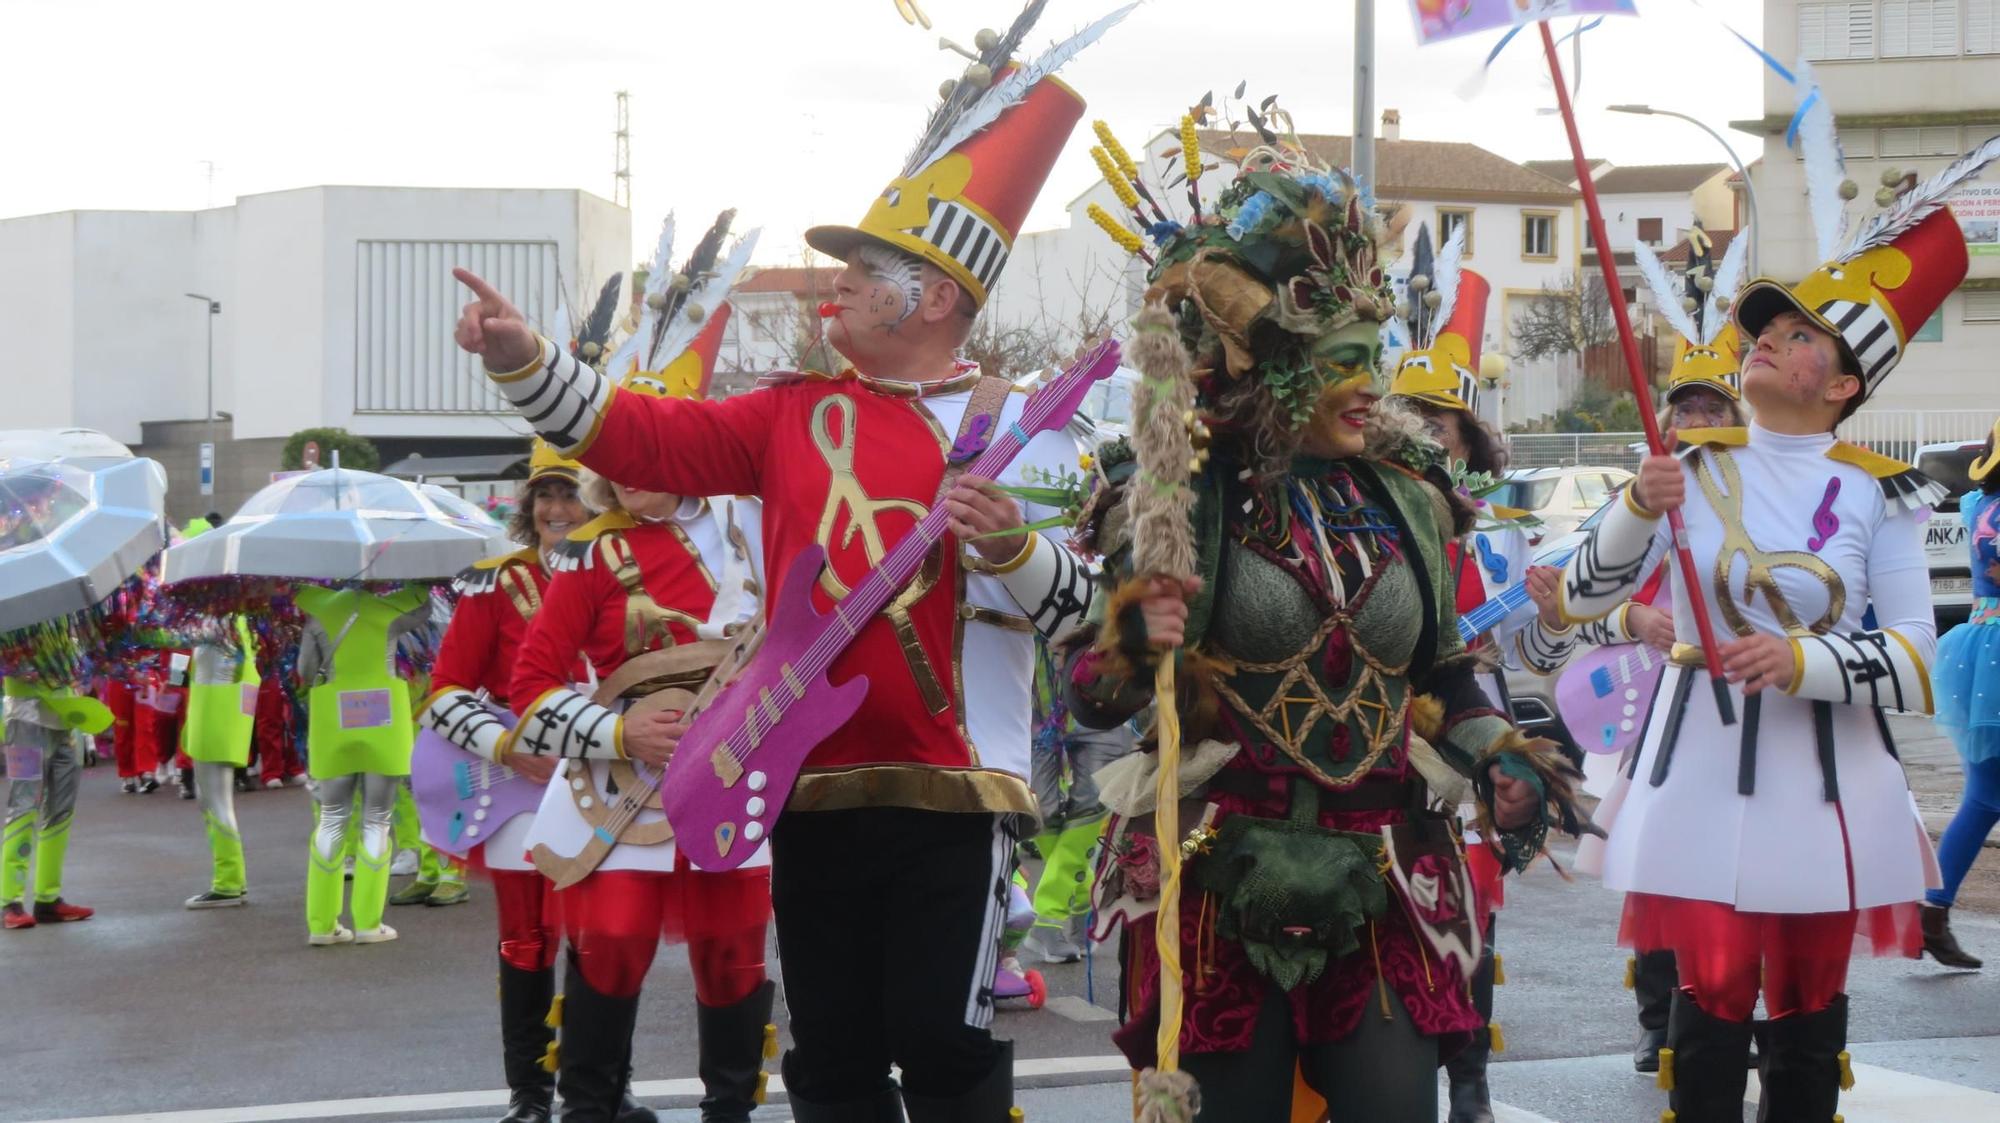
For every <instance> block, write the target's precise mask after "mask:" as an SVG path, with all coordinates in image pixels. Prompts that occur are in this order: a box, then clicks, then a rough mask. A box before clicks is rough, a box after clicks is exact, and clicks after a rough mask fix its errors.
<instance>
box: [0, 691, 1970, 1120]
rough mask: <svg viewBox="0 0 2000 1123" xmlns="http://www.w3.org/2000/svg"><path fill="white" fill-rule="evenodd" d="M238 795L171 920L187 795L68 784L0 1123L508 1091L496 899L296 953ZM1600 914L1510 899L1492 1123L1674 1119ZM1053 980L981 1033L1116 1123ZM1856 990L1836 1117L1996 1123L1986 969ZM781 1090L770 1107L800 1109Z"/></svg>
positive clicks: (1095, 1021)
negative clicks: (1644, 1050)
mask: <svg viewBox="0 0 2000 1123" xmlns="http://www.w3.org/2000/svg"><path fill="white" fill-rule="evenodd" d="M1905 733H1906V736H1904V738H1903V742H1904V756H1905V762H1906V764H1907V765H1908V767H1909V771H1910V774H1911V778H1912V781H1913V785H1914V786H1915V787H1916V789H1917V792H1918V797H1919V802H1920V803H1922V804H1925V805H1926V806H1927V807H1928V806H1929V805H1931V804H1933V803H1936V802H1938V801H1940V800H1947V799H1948V797H1949V794H1950V791H1951V789H1953V788H1954V787H1955V784H1956V779H1955V767H1956V766H1955V761H1954V760H1953V759H1951V757H1950V753H1949V749H1943V750H1942V751H1940V748H1939V746H1940V745H1941V744H1942V743H1941V742H1936V741H1934V740H1929V739H1927V738H1926V736H1925V734H1926V733H1927V730H1926V729H1924V728H1923V727H1921V726H1916V725H1912V726H1909V727H1907V728H1906V730H1905ZM238 808H239V814H240V817H241V819H242V821H243V826H244V833H245V839H246V845H247V848H248V855H249V866H250V881H251V893H252V901H253V903H252V904H251V905H250V906H249V907H247V908H243V909H235V910H222V911H213V912H187V911H185V910H183V909H182V908H181V901H182V899H183V898H184V897H186V896H187V895H189V894H191V893H193V892H196V891H197V890H199V889H201V888H204V887H205V879H206V876H207V873H206V870H207V855H206V849H205V844H204V841H203V835H202V830H201V823H200V818H199V814H198V813H197V812H196V810H195V806H194V804H192V803H187V802H183V801H181V800H179V799H177V798H175V797H174V795H173V794H172V792H171V790H168V789H163V790H162V791H160V792H159V793H156V794H154V795H151V796H125V795H120V794H119V793H118V791H117V781H116V779H115V778H114V777H113V776H112V775H111V770H110V768H109V767H108V766H100V767H97V768H95V769H92V770H90V771H88V772H87V773H86V774H85V784H84V790H83V796H82V801H81V806H80V807H79V810H78V822H77V826H76V829H75V834H74V839H73V842H72V844H71V848H70V868H69V873H68V877H67V878H66V893H67V895H68V897H69V899H71V900H73V901H76V902H78V903H81V904H87V905H92V906H95V907H96V908H97V909H98V910H99V913H98V916H97V917H96V918H95V919H93V920H91V921H88V922H86V923H81V924H73V925H66V926H43V927H40V928H36V929H32V930H28V931H22V932H4V933H0V993H4V995H5V1003H4V1007H0V1058H4V1061H0V1063H4V1065H5V1069H4V1071H5V1072H6V1076H5V1077H4V1078H0V1123H27V1121H40V1120H59V1119H70V1120H74V1119H93V1120H100V1121H105V1120H109V1119H118V1120H120V1123H138V1121H139V1120H146V1121H148V1123H261V1121H264V1120H275V1119H288V1120H308V1119H412V1120H438V1121H445V1120H449V1121H454V1123H455V1121H460V1120H463V1121H467V1123H470V1121H472V1120H491V1119H492V1118H494V1117H495V1116H496V1115H497V1114H498V1112H496V1111H489V1110H488V1109H489V1107H491V1106H492V1105H494V1104H497V1103H500V1102H504V1093H502V1092H500V1091H499V1089H500V1088H501V1086H502V1082H501V1077H500V1067H499V1062H498V1058H497V1056H496V1041H497V1029H496V1027H495V1012H494V1003H493V990H492V983H491V980H492V978H493V950H492V946H493V917H492V912H491V898H490V895H489V894H487V893H486V892H484V891H483V890H480V889H475V893H474V899H473V901H472V902H471V903H470V904H467V905H463V906H459V907H455V908H448V909H423V908H417V909H395V910H392V911H391V914H390V917H391V923H393V924H394V925H396V926H397V927H398V928H399V929H400V930H401V932H402V936H403V938H402V939H400V940H398V941H396V942H394V943H390V944H385V945H379V946H374V947H342V948H331V949H311V948H308V947H307V946H306V945H305V928H304V919H303V907H304V906H303V897H302V892H303V882H304V871H305V864H306V859H305V846H306V832H307V829H308V826H309V811H308V808H307V799H306V794H305V792H303V791H301V790H297V789H287V790H284V791H276V792H263V791H260V792H255V793H251V794H247V795H243V796H240V797H239V799H238ZM1939 825H1941V823H1940V824H1939ZM1560 857H1561V855H1559V858H1560ZM1996 885H2000V858H1996V856H1994V855H1990V854H1989V855H1987V856H1986V859H1985V860H1984V862H1983V863H1982V868H1981V869H1979V870H1978V871H1977V872H1976V874H1975V883H1974V885H1973V886H1971V887H1970V889H1969V890H1968V893H1967V895H1966V897H1965V898H1964V899H1963V900H1962V904H1961V909H1960V912H1959V914H1958V915H1957V917H1956V923H1957V926H1958V928H1959V930H1960V935H1961V938H1962V939H1963V940H1964V942H1965V943H1966V944H1967V946H1968V947H1969V948H1970V949H1971V950H1973V951H1974V952H1975V953H1976V954H1984V955H1986V956H1988V957H1989V958H1992V959H1995V960H2000V915H1996V912H1995V911H1994V910H1995V904H1996V903H2000V891H1996V888H1995V887H1996ZM856 907H857V908H864V909H865V908H866V907H867V902H863V901H857V902H856ZM1617 911H1618V899H1617V897H1616V896H1615V895H1614V894H1611V893H1609V892H1607V891H1605V890H1603V889H1602V888H1601V887H1599V886H1598V885H1596V884H1594V883H1592V882H1589V881H1586V880H1581V879H1579V880H1578V881H1575V882H1567V881H1565V880H1564V879H1563V878H1562V877H1561V876H1560V875H1559V874H1558V873H1557V872H1556V871H1555V870H1554V869H1553V868H1552V867H1550V866H1548V865H1542V866H1538V867H1537V868H1536V869H1534V870H1533V871H1531V872H1529V873H1528V874H1526V875H1525V876H1523V877H1522V878H1521V879H1520V880H1519V881H1518V882H1517V883H1516V885H1515V886H1513V887H1511V888H1510V890H1509V899H1508V907H1507V909H1506V910H1505V912H1503V913H1502V914H1501V917H1500V921H1499V946H1500V950H1501V952H1502V953H1503V954H1504V955H1505V957H1506V973H1507V985H1506V986H1504V987H1502V988H1501V990H1500V992H1499V996H1498V1012H1497V1018H1498V1020H1499V1021H1500V1022H1501V1024H1502V1025H1503V1027H1504V1029H1505V1035H1506V1039H1507V1044H1508V1051H1507V1052H1506V1053H1504V1054H1502V1055H1501V1056H1499V1057H1498V1058H1496V1061H1495V1064H1494V1067H1493V1071H1492V1084H1493V1089H1494V1095H1495V1097H1496V1099H1498V1100H1499V1101H1501V1102H1502V1105H1503V1106H1502V1108H1501V1110H1500V1113H1499V1115H1500V1119H1501V1120H1502V1121H1503V1123H1506V1121H1513V1123H1534V1121H1537V1120H1541V1121H1549V1120H1553V1121H1558V1123H1598V1121H1604V1123H1612V1121H1616V1123H1626V1121H1636V1120H1642V1119H1647V1120H1649V1119H1653V1118H1656V1117H1657V1113H1658V1112H1659V1110H1660V1109H1661V1108H1662V1107H1663V1106H1664V1100H1665V1097H1664V1095H1663V1094H1662V1093H1660V1092H1658V1091H1656V1090H1654V1089H1653V1087H1652V1084H1651V1082H1650V1080H1648V1079H1645V1078H1640V1077H1637V1076H1634V1075H1633V1074H1632V1072H1631V1068H1630V1064H1629V1061H1627V1060H1626V1059H1625V1056H1624V1054H1625V1051H1626V1050H1627V1049H1629V1047H1630V1044H1631V1038H1632V1032H1633V1024H1632V1007H1631V996H1630V994H1629V992H1627V991H1625V990H1624V989H1622V986H1621V981H1622V978H1623V975H1624V969H1625V952H1624V951H1623V950H1622V949H1619V948H1617V947H1616V946H1615V944H1614V936H1615V931H1616V926H1617ZM774 961H775V960H774ZM1044 971H1045V972H1046V974H1047V976H1048V978H1049V981H1050V986H1051V991H1052V995H1053V996H1054V997H1053V998H1052V1001H1051V1004H1050V1008H1048V1009H1043V1010H1028V1009H1025V1008H1014V1009H1003V1011H1002V1012H1001V1014H1000V1015H999V1017H998V1019H997V1021H996V1029H997V1030H998V1032H1000V1033H1001V1034H1002V1035H1003V1036H1009V1037H1012V1038H1014V1039H1015V1041H1016V1042H1017V1043H1018V1044H1017V1049H1018V1054H1019V1057H1020V1058H1021V1064H1020V1069H1021V1072H1022V1077H1021V1080H1020V1084H1021V1085H1022V1087H1023V1089H1024V1091H1023V1092H1022V1094H1021V1097H1020V1099H1021V1102H1022V1106H1023V1108H1024V1109H1025V1110H1026V1112H1027V1116H1028V1118H1029V1119H1030V1120H1031V1121H1035V1123H1071V1121H1075V1123H1082V1121H1086V1120H1088V1121H1092V1123H1103V1121H1108V1120H1117V1119H1124V1118H1129V1102H1130V1101H1129V1093H1128V1091H1127V1085H1126V1083H1125V1076H1124V1073H1123V1072H1122V1070H1121V1069H1120V1068H1119V1066H1118V1062H1117V1060H1116V1058H1115V1057H1114V1056H1113V1055H1112V1054H1113V1052H1114V1051H1113V1050H1112V1048H1111V1047H1110V1044H1109V1041H1108V1039H1107V1032H1108V1030H1109V1028H1110V1024H1111V1023H1110V1021H1109V1018H1110V1013H1109V1010H1108V1009H1105V1008H1107V1007H1112V1006H1114V1005H1115V1003H1116V971H1115V968H1114V967H1113V966H1112V964H1111V963H1110V962H1109V957H1099V958H1098V960H1097V962H1096V963H1095V972H1094V977H1095V987H1094V990H1093V989H1091V988H1088V987H1087V985H1086V971H1085V967H1084V965H1071V966H1057V967H1045V968H1044ZM1850 991H1851V993H1852V996H1853V1009H1854V1015H1853V1029H1852V1037H1853V1040H1854V1041H1855V1042H1856V1045H1855V1048H1854V1053H1855V1056H1856V1059H1857V1061H1859V1062H1861V1064H1860V1066H1859V1070H1858V1072H1859V1076H1860V1081H1861V1082H1860V1085H1859V1086H1858V1087H1857V1088H1856V1090H1855V1091H1854V1092H1852V1093H1849V1095H1848V1097H1847V1101H1846V1104H1845V1105H1844V1107H1843V1111H1844V1113H1845V1116H1846V1118H1847V1119H1848V1120H1849V1121H1850V1123H1865V1121H1868V1120H1903V1119H1908V1120H1912V1121H1915V1120H1923V1121H1925V1123H1943V1121H1949V1120H1958V1119H1965V1120H1973V1119H1982V1120H1985V1119H2000V962H1996V963H1995V965H1994V967H1993V968H1990V969H1989V970H1988V971H1986V972H1983V973H1981V972H1975V973H1951V972H1944V971H1940V970H1939V969H1938V968H1937V967H1936V965H1935V964H1933V963H1931V962H1930V961H1929V960H1923V961H1917V962H1906V961H1892V960H1867V961H1857V963H1856V964H1855V967H1854V971H1853V976H1852V980H1851V986H1850ZM1089 998H1094V999H1095V1005H1094V1006H1093V1004H1092V1003H1091V1002H1089V1001H1087V999H1089ZM692 1002H693V998H692V986H691V983H690V980H689V977H688V973H687V967H686V961H685V957H684V956H683V955H681V954H680V953H679V952H678V951H677V950H676V949H671V948H669V949H665V950H663V952H662V954H661V956H660V959H659V961H658V963H657V964H656V965H655V967H654V969H653V974H652V977H651V979H650V980H649V983H648V988H647V995H646V999H645V1001H644V1003H643V1005H642V1010H641V1015H640V1021H639V1031H638V1051H637V1056H636V1058H635V1061H636V1067H637V1078H638V1080H639V1081H640V1083H639V1091H640V1092H641V1094H642V1095H643V1096H644V1097H645V1098H647V1099H648V1101H649V1102H652V1103H655V1104H656V1105H659V1106H661V1107H663V1108H669V1109H673V1110H670V1111H668V1113H667V1114H666V1115H665V1118H667V1119H670V1120H674V1121H675V1123H681V1121H684V1120H693V1119H694V1118H695V1116H694V1114H693V1113H692V1112H689V1111H686V1110H685V1109H686V1108H688V1107H689V1106H691V1104H692V1103H693V1100H694V1098H695V1096H696V1095H697V1093H696V1092H695V1091H694V1085H693V1083H692V1077H693V1074H694V1038H693V1026H692V1018H691V1017H690V1009H689V1008H690V1006H691V1005H692ZM1753 1088H1754V1080H1753ZM778 1099H781V1097H774V1104H773V1106H772V1107H770V1108H767V1109H766V1110H765V1111H763V1112H760V1113H759V1118H763V1117H765V1116H770V1117H771V1118H772V1119H773V1120H774V1121H775V1120H784V1119H787V1118H789V1116H788V1115H787V1114H786V1113H785V1112H784V1110H783V1108H782V1106H781V1104H780V1103H779V1102H776V1101H777V1100H778ZM271 1105H291V1106H278V1107H273V1106H271Z"/></svg>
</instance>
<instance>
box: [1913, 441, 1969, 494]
mask: <svg viewBox="0 0 2000 1123" xmlns="http://www.w3.org/2000/svg"><path fill="white" fill-rule="evenodd" d="M1979 448H1980V446H1979V445H1966V446H1964V447H1962V448H1944V449H1938V450H1936V451H1934V452H1926V453H1924V454H1922V455H1920V456H1918V457H1917V471H1919V472H1922V473H1923V474H1924V475H1926V476H1929V477H1930V478H1931V479H1934V480H1936V481H1937V482H1939V483H1941V484H1943V485H1944V486H1945V487H1946V488H1948V489H1949V490H1950V491H1951V494H1952V497H1953V498H1954V499H1955V498H1957V497H1958V496H1961V495H1964V494H1965V493H1966V492H1968V491H1971V490H1972V477H1971V476H1969V475H1967V474H1966V473H1968V472H1970V471H1971V470H1972V462H1973V461H1974V460H1977V459H1978V458H1979Z"/></svg>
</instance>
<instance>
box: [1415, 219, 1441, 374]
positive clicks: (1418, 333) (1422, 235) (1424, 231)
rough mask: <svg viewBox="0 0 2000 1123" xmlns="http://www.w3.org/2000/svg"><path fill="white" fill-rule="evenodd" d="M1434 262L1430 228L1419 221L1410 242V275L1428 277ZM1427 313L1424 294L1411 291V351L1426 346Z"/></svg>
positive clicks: (1428, 312) (1428, 311) (1435, 262)
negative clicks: (1414, 238)
mask: <svg viewBox="0 0 2000 1123" xmlns="http://www.w3.org/2000/svg"><path fill="white" fill-rule="evenodd" d="M1436 264H1437V261H1436V254H1435V253H1433V252H1432V250H1431V228H1430V226H1429V224H1427V223H1419V224H1417V237H1416V240H1415V241H1413V242H1411V243H1410V276H1412V277H1415V276H1418V275H1420V274H1421V275H1423V276H1426V277H1429V276H1430V274H1431V270H1432V268H1433V267H1435V266H1436ZM1432 279H1433V280H1435V279H1436V278H1432ZM1429 314H1430V308H1429V307H1428V306H1427V305H1425V304H1424V294H1423V293H1420V292H1413V293H1411V294H1410V349H1411V350H1413V351H1420V350H1423V349H1424V348H1425V347H1426V346H1428V344H1427V343H1426V337H1425V336H1424V321H1425V320H1426V319H1428V318H1429Z"/></svg>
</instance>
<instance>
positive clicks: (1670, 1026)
mask: <svg viewBox="0 0 2000 1123" xmlns="http://www.w3.org/2000/svg"><path fill="white" fill-rule="evenodd" d="M1749 1054H1750V1023H1749V1022H1728V1021H1724V1020H1722V1019H1721V1018H1717V1017H1712V1016H1710V1015H1709V1014H1708V1013H1707V1012H1705V1011H1703V1010H1702V1008H1701V1007H1699V1006H1697V1005H1695V1003H1694V1000H1693V999H1692V998H1690V997H1688V992H1687V991H1685V990H1676V991H1674V1004H1673V1011H1672V1013H1671V1014H1670V1015H1669V1016H1668V1019H1667V1047H1666V1048H1665V1049H1664V1050H1662V1051H1661V1053H1660V1086H1661V1087H1662V1088H1665V1089H1666V1090H1667V1093H1668V1102H1669V1103H1670V1104H1672V1105H1673V1115H1672V1117H1671V1118H1672V1120H1673V1123H1743V1091H1744V1088H1745V1086H1746V1085H1747V1084H1749V1082H1750V1069H1749V1066H1748V1065H1747V1064H1746V1063H1745V1058H1746V1057H1748V1056H1749Z"/></svg>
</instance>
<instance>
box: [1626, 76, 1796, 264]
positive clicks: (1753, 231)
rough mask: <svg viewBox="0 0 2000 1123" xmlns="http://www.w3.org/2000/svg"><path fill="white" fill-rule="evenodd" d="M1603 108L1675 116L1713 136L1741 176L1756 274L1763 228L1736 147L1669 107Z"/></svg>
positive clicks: (1752, 260)
mask: <svg viewBox="0 0 2000 1123" xmlns="http://www.w3.org/2000/svg"><path fill="white" fill-rule="evenodd" d="M1605 108H1607V109H1609V110H1610V111H1611V112H1613V113H1631V114H1635V115H1638V116H1641V117H1673V118H1677V119H1679V120H1682V121H1686V122H1687V123H1688V124H1690V125H1693V126H1694V127H1695V128H1697V129H1700V130H1701V131H1702V132H1705V133H1707V134H1708V135H1709V136H1710V137H1712V138H1714V140H1715V143H1717V144H1719V145H1721V146H1722V150H1723V151H1724V152H1725V153H1728V155H1729V163H1730V166H1732V167H1734V168H1735V169H1736V174H1737V175H1739V176H1742V177H1743V198H1744V201H1745V203H1747V204H1748V206H1749V208H1750V261H1749V266H1750V275H1751V276H1752V277H1755V276H1757V275H1758V273H1757V259H1758V253H1757V241H1758V239H1759V238H1760V237H1762V236H1763V233H1764V231H1763V228H1762V227H1760V226H1758V225H1757V188H1756V186H1755V185H1754V184H1752V183H1751V182H1750V169H1748V168H1746V167H1744V166H1743V161H1742V160H1740V159H1738V158H1737V156H1736V149H1734V148H1731V147H1730V146H1729V142H1728V141H1727V140H1724V139H1723V138H1722V134H1721V133H1718V132H1716V131H1715V130H1714V129H1711V128H1709V127H1708V126H1707V125H1705V124H1703V123H1702V122H1700V121H1698V120H1696V119H1695V118H1693V117H1690V116H1688V115H1687V114H1685V113H1676V112H1674V111H1673V110H1671V109H1655V108H1653V107H1652V106H1650V105H1611V106H1606V107H1605Z"/></svg>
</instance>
